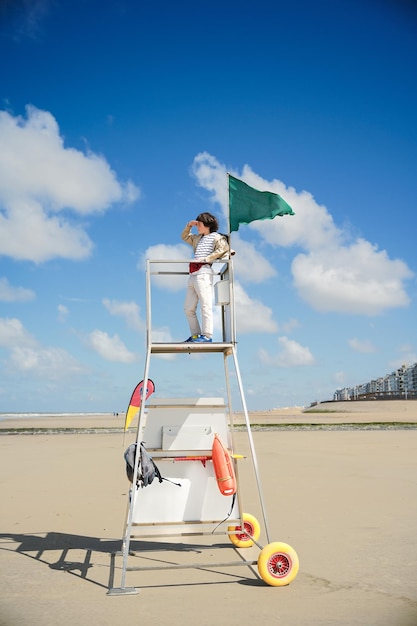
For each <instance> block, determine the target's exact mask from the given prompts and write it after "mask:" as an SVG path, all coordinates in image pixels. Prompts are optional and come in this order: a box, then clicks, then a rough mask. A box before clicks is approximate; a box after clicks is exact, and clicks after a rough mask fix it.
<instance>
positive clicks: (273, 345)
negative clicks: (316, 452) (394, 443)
mask: <svg viewBox="0 0 417 626" xmlns="http://www.w3.org/2000/svg"><path fill="white" fill-rule="evenodd" d="M0 55H1V58H2V59H3V62H2V64H1V67H0V98H1V101H0V411H3V412H4V411H5V412H9V411H16V412H20V411H86V412H89V411H93V412H95V411H106V412H107V411H110V412H112V411H121V410H124V409H125V408H126V405H127V403H128V400H129V398H130V394H131V392H132V390H133V387H134V386H135V384H136V383H137V382H138V381H139V380H140V379H141V378H142V375H143V367H144V354H145V332H144V329H145V324H146V322H145V313H146V308H145V287H144V285H145V283H144V259H146V258H156V257H158V258H161V259H165V258H171V259H172V258H189V252H190V251H189V249H188V248H187V247H185V246H184V245H183V244H182V242H181V240H180V233H181V230H182V228H183V226H184V225H185V222H187V221H188V220H190V219H195V217H196V216H197V214H198V213H200V212H201V211H211V212H213V213H215V214H216V215H217V216H218V218H219V221H220V224H221V230H225V229H227V202H226V196H227V194H226V185H227V178H226V172H230V173H232V174H233V175H235V176H236V177H238V178H241V179H242V180H245V181H246V182H247V183H248V184H250V185H252V186H253V187H256V188H258V189H262V190H270V191H275V192H277V193H279V194H280V195H281V196H282V197H283V198H284V199H285V200H286V201H287V202H288V203H289V204H290V205H291V206H292V208H293V209H294V211H295V216H291V217H290V216H287V217H283V218H275V220H266V221H263V222H255V223H252V224H251V225H249V226H241V227H240V229H239V232H238V233H234V234H233V240H232V245H233V247H234V248H235V249H236V256H235V274H236V307H237V333H238V342H239V344H238V356H239V365H240V370H241V374H242V379H243V384H244V388H245V393H246V400H247V403H248V407H249V409H250V410H255V409H268V408H273V407H284V406H293V405H308V404H310V402H313V401H317V400H325V399H329V398H331V397H332V395H333V392H334V391H335V389H337V388H340V387H344V386H352V385H355V384H360V383H362V382H366V381H368V380H370V379H372V378H376V377H378V376H382V375H385V374H387V373H389V372H391V371H393V370H394V369H396V368H397V367H399V366H400V365H402V364H403V363H408V364H412V363H414V362H416V361H417V337H416V318H417V311H416V295H417V293H416V292H417V290H416V269H417V268H416V259H417V253H416V225H417V220H416V201H417V172H416V169H417V167H416V166H417V121H416V111H417V10H416V8H415V4H414V3H413V2H407V1H406V0H396V1H394V0H393V1H390V0H350V1H349V2H345V1H344V0H341V1H340V2H334V0H324V1H318V2H315V3H311V2H309V1H307V0H294V1H293V2H291V3H287V2H286V3H283V2H280V1H277V2H275V3H271V2H269V1H268V2H267V1H266V0H258V2H256V3H255V2H253V3H252V2H243V1H242V2H235V1H233V0H232V1H230V2H224V0H223V1H222V2H220V1H218V0H214V1H212V2H211V3H208V4H203V5H201V4H199V3H195V2H193V3H191V2H188V1H183V2H180V3H172V2H168V1H165V2H162V1H159V0H155V1H154V2H152V3H142V2H137V1H135V0H121V1H114V0H109V1H108V2H106V3H102V2H98V0H73V2H63V1H62V0H36V1H32V2H31V1H29V0H27V1H25V2H24V1H23V0H21V1H18V0H17V1H15V2H11V1H9V2H7V1H6V2H3V3H2V4H1V6H0ZM183 298H184V285H183V284H181V285H179V286H178V285H176V284H175V285H170V286H168V287H165V286H163V285H162V286H160V287H158V288H157V289H156V290H155V294H154V297H153V311H154V313H155V324H156V325H155V333H157V336H158V338H162V339H164V340H167V341H168V340H170V341H171V340H172V341H177V340H178V341H182V340H184V339H185V338H186V337H187V336H188V334H189V332H188V326H187V323H186V320H185V316H184V313H183V308H182V307H183ZM215 339H216V336H215ZM217 358H218V357H217ZM150 376H151V378H152V379H153V380H154V381H155V385H156V393H157V394H158V395H159V396H160V397H171V396H180V397H182V396H185V397H195V396H198V395H207V396H211V395H215V396H217V395H223V393H224V376H223V365H222V363H221V362H219V361H218V360H216V357H215V355H212V356H207V357H204V358H202V359H198V358H197V357H188V356H187V357H177V358H176V359H175V360H173V359H163V358H154V359H153V360H152V363H151V371H150ZM236 408H239V407H238V406H236Z"/></svg>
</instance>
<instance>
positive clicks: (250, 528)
mask: <svg viewBox="0 0 417 626" xmlns="http://www.w3.org/2000/svg"><path fill="white" fill-rule="evenodd" d="M243 528H244V530H245V531H246V533H248V534H249V535H250V537H248V535H247V534H246V533H245V532H243V533H242V526H240V525H239V526H229V527H228V529H227V530H228V531H229V533H230V534H229V539H230V541H231V542H232V543H233V545H234V546H236V548H250V547H251V546H253V544H254V541H253V539H254V540H255V541H258V539H259V536H260V534H261V527H260V525H259V522H258V520H257V519H256V517H254V516H253V515H250V514H249V513H243ZM252 537H253V539H252Z"/></svg>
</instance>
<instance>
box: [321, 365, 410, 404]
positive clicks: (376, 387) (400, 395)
mask: <svg viewBox="0 0 417 626" xmlns="http://www.w3.org/2000/svg"><path fill="white" fill-rule="evenodd" d="M398 399H405V400H407V399H410V400H411V399H417V363H414V365H403V366H402V367H400V368H399V369H397V370H395V371H394V372H391V374H387V375H386V376H382V377H381V378H376V379H375V380H370V381H369V382H367V383H362V384H361V385H355V386H354V387H345V388H344V389H337V390H336V391H335V393H334V395H333V400H335V401H341V400H398Z"/></svg>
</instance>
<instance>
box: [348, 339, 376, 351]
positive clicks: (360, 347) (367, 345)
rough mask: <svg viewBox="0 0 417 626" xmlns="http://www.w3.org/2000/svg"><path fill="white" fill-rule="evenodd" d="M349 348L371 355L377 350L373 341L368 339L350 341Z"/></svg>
mask: <svg viewBox="0 0 417 626" xmlns="http://www.w3.org/2000/svg"><path fill="white" fill-rule="evenodd" d="M348 343H349V346H350V347H351V348H352V350H355V352H362V353H363V354H371V353H372V352H376V348H375V346H374V345H373V343H372V342H371V341H369V340H368V339H362V340H360V339H356V338H354V339H349V342H348Z"/></svg>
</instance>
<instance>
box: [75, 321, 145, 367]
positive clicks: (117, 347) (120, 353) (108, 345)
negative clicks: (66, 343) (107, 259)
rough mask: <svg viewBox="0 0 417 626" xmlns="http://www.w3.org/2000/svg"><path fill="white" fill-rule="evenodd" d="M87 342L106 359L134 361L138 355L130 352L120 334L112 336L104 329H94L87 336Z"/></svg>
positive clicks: (120, 361)
mask: <svg viewBox="0 0 417 626" xmlns="http://www.w3.org/2000/svg"><path fill="white" fill-rule="evenodd" d="M87 344H88V345H89V346H90V348H91V349H92V350H94V352H97V354H99V355H100V356H101V357H102V358H103V359H105V360H106V361H115V362H118V363H133V362H134V361H136V360H137V358H138V357H137V355H136V354H135V353H133V352H130V351H129V350H128V349H127V348H126V346H125V344H124V343H123V341H122V340H121V339H120V337H119V336H118V335H113V337H110V336H109V335H108V334H107V333H105V332H104V331H102V330H98V329H96V330H93V331H92V332H91V333H89V335H88V337H87Z"/></svg>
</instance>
